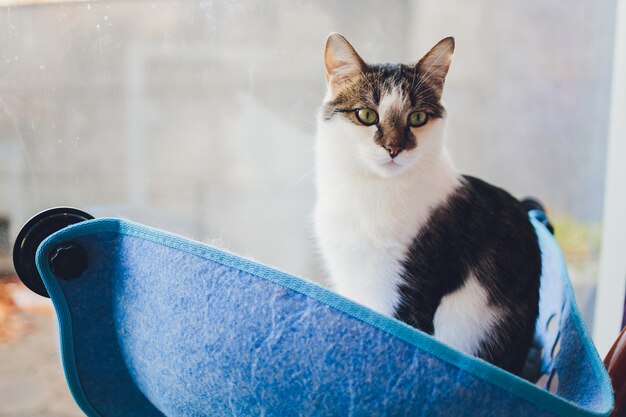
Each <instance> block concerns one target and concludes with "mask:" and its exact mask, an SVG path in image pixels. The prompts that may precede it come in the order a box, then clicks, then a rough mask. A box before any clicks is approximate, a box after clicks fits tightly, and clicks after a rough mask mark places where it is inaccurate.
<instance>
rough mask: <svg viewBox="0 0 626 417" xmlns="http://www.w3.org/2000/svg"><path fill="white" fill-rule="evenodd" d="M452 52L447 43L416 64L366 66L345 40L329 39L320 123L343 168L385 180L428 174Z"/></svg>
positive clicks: (439, 139)
mask: <svg viewBox="0 0 626 417" xmlns="http://www.w3.org/2000/svg"><path fill="white" fill-rule="evenodd" d="M453 51H454V40H453V39H452V38H446V39H444V40H442V41H440V42H439V43H438V44H437V45H435V46H434V47H433V48H432V49H431V50H430V51H429V52H428V53H427V54H426V55H425V56H424V57H423V58H422V59H420V60H419V61H418V62H417V63H415V64H410V65H404V64H381V65H368V64H366V63H365V62H364V61H363V60H362V59H361V57H360V56H359V55H358V54H357V52H356V51H355V50H354V48H352V46H351V45H350V43H348V41H347V40H346V39H345V38H344V37H343V36H341V35H339V34H336V33H334V34H331V35H330V36H329V37H328V41H327V43H326V52H325V57H324V58H325V64H326V79H327V82H328V93H327V95H326V100H325V103H324V108H323V114H322V121H321V123H323V124H324V125H325V126H323V127H324V129H326V131H332V135H331V136H332V137H333V139H332V140H334V141H336V143H335V144H334V145H335V146H336V149H337V151H338V152H344V153H346V154H349V155H346V157H347V158H348V160H347V161H346V163H348V164H354V168H355V169H365V170H366V171H368V172H373V173H376V174H378V175H380V176H383V177H391V176H395V175H398V174H400V173H402V172H405V171H408V170H411V169H421V168H424V169H427V165H428V161H429V160H430V159H432V158H433V157H435V156H437V155H438V154H439V153H440V151H441V148H442V146H443V128H444V116H445V110H444V107H443V106H442V104H441V94H442V91H443V85H444V81H445V76H446V74H447V72H448V68H449V66H450V61H451V59H452V52H453ZM339 141H342V142H341V143H339Z"/></svg>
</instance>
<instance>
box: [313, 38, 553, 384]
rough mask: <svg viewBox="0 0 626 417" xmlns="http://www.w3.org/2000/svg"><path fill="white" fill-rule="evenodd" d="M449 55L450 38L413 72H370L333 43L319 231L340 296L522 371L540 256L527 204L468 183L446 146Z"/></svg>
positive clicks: (407, 68) (319, 164)
mask: <svg viewBox="0 0 626 417" xmlns="http://www.w3.org/2000/svg"><path fill="white" fill-rule="evenodd" d="M453 51H454V39H453V38H446V39H443V40H442V41H440V42H439V43H437V44H436V45H435V46H434V47H433V48H432V49H431V50H430V51H429V52H428V53H427V54H426V55H425V56H424V57H423V58H421V59H420V60H419V61H418V62H416V63H414V64H410V65H404V64H376V65H373V64H366V63H365V62H364V61H363V60H362V59H361V57H360V56H359V55H358V54H357V52H356V51H355V50H354V48H353V47H352V46H351V45H350V43H349V42H348V41H347V40H346V39H345V38H344V37H343V36H341V35H339V34H336V33H333V34H331V35H330V36H329V37H328V40H327V43H326V51H325V56H324V58H325V64H326V79H327V84H328V92H327V94H326V97H325V99H324V104H323V108H322V111H321V114H320V117H319V121H318V128H317V138H316V184H317V204H316V209H315V229H316V234H317V238H318V244H319V248H320V250H321V254H322V257H323V259H324V260H325V263H326V266H327V268H328V271H329V273H330V278H331V281H332V283H333V284H334V289H335V290H336V291H337V292H338V293H340V294H342V295H344V296H346V297H348V298H351V299H353V300H355V301H357V302H359V303H361V304H364V305H366V306H368V307H370V308H372V309H374V310H377V311H379V312H381V313H383V314H386V315H389V316H393V317H396V318H397V319H400V320H402V321H404V322H406V323H408V324H410V325H412V326H415V327H417V328H419V329H421V330H423V331H425V332H427V333H429V334H432V335H434V336H435V337H436V338H437V339H439V340H441V341H442V342H444V343H447V344H449V345H451V346H452V347H454V348H457V349H459V350H461V351H463V352H465V353H468V354H471V355H475V356H478V357H480V358H483V359H485V360H487V361H489V362H491V363H493V364H495V365H497V366H500V367H501V368H504V369H506V370H509V371H511V372H516V373H517V372H519V371H520V370H521V368H522V366H523V363H524V360H525V358H526V355H527V353H528V350H529V347H530V345H531V342H532V340H533V334H534V328H535V321H536V318H537V313H538V302H539V276H540V273H541V256H540V251H539V246H538V242H537V237H536V235H535V232H534V229H533V227H532V225H531V223H530V222H529V220H528V216H527V213H526V211H525V210H524V209H523V208H522V207H521V205H520V203H519V202H518V201H517V200H516V199H514V198H513V197H512V196H511V195H509V194H508V193H507V192H505V191H503V190H501V189H499V188H497V187H494V186H492V185H489V184H487V183H485V182H483V181H481V180H479V179H476V178H472V177H469V176H463V175H460V174H459V173H458V172H457V170H456V169H455V168H454V165H453V164H452V161H451V159H450V157H449V156H448V153H447V151H446V149H445V147H444V131H445V123H446V118H445V117H446V112H445V109H444V107H443V105H442V103H441V95H442V92H443V86H444V81H445V77H446V74H447V72H448V68H449V67H450V62H451V59H452V53H453Z"/></svg>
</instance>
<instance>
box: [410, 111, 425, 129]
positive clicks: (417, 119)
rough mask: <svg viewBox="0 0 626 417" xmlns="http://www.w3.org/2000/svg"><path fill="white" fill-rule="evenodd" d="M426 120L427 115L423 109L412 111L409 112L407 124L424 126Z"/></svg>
mask: <svg viewBox="0 0 626 417" xmlns="http://www.w3.org/2000/svg"><path fill="white" fill-rule="evenodd" d="M427 121H428V115H427V114H426V113H424V112H423V111H414V112H413V113H411V114H409V125H410V126H411V127H420V126H424V125H425V124H426V122H427Z"/></svg>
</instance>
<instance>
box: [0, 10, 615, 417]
mask: <svg viewBox="0 0 626 417" xmlns="http://www.w3.org/2000/svg"><path fill="white" fill-rule="evenodd" d="M615 8H616V3H615V0H603V1H601V2H589V1H586V0H570V1H568V2H567V3H566V4H565V3H564V2H562V1H558V0H549V1H546V0H530V1H524V2H518V1H512V0H511V1H496V0H477V1H473V2H466V1H463V0H448V1H443V2H442V1H435V0H418V1H408V0H404V1H402V0H398V1H364V0H358V1H357V0H346V1H342V2H336V1H331V0H325V1H317V2H304V1H294V0H289V1H288V0H281V1H273V2H264V1H260V0H259V1H253V0H248V1H242V0H238V1H227V0H204V1H192V0H186V1H182V0H181V1H165V0H163V1H137V0H133V1H93V2H88V1H64V2H63V1H61V2H48V1H19V0H0V272H1V274H0V275H2V278H0V416H1V417H4V416H6V417H22V416H29V417H31V416H50V417H57V416H59V417H60V416H77V415H81V413H80V412H79V411H78V409H77V408H76V407H75V406H74V405H73V402H72V400H71V398H70V394H69V391H68V389H67V387H66V385H65V382H64V380H63V377H62V370H61V367H60V362H59V358H58V353H57V349H58V348H57V345H58V342H57V340H56V337H57V336H56V334H57V333H56V332H57V330H56V328H55V326H56V325H55V317H54V314H53V312H52V310H51V307H50V305H49V303H48V302H47V300H46V299H43V298H41V297H38V296H35V295H33V294H31V293H30V292H28V291H26V290H24V288H23V287H21V286H20V285H19V284H18V283H17V281H16V280H15V277H14V276H13V270H12V264H11V262H10V252H11V246H12V242H13V240H14V238H15V236H16V234H17V232H18V231H19V228H20V226H21V225H22V224H23V223H24V222H25V221H26V220H27V219H28V218H29V217H31V216H32V215H34V214H35V213H37V212H38V211H41V210H43V209H46V208H49V207H51V206H55V205H71V206H76V207H79V208H82V209H85V210H86V211H88V212H90V213H91V214H93V215H95V216H96V217H101V216H116V217H125V218H130V219H132V220H135V221H138V222H142V223H145V224H148V225H151V226H155V227H159V228H163V229H166V230H168V231H171V232H175V233H179V234H183V235H185V236H188V237H191V238H193V239H197V240H202V241H215V240H218V241H219V242H220V245H223V246H225V247H227V248H228V249H230V250H232V251H236V252H238V253H241V254H243V255H245V256H249V257H252V258H254V259H256V260H257V261H260V262H263V263H267V264H270V265H272V266H275V267H277V268H280V269H283V270H285V271H287V272H290V273H293V274H297V275H300V276H303V277H306V278H310V279H313V280H316V281H319V282H322V283H323V275H322V273H321V272H320V271H321V268H320V266H319V259H318V258H317V256H316V254H315V249H314V242H313V238H312V233H311V230H312V229H311V226H312V225H311V213H312V208H313V204H314V198H315V195H314V184H313V146H314V132H315V119H316V113H317V111H318V107H319V105H320V104H321V100H322V97H323V95H324V92H325V82H324V67H323V60H322V57H323V47H324V42H325V38H326V36H327V34H328V33H329V32H331V31H339V32H341V33H343V34H344V35H345V36H346V37H347V38H348V39H349V40H350V41H351V42H352V44H353V45H354V46H355V47H356V49H357V50H358V51H359V53H360V54H361V55H362V56H363V57H364V59H365V60H366V61H372V62H380V61H403V62H410V61H414V60H416V59H417V58H419V57H421V56H422V54H423V53H424V52H425V51H426V50H428V49H429V48H430V46H432V45H433V44H434V43H435V42H437V41H438V40H439V39H441V38H443V37H445V36H449V35H453V36H455V38H456V43H457V48H456V52H455V57H454V61H453V65H452V67H451V70H450V73H449V76H448V81H447V84H446V91H445V96H444V98H445V102H446V105H447V108H448V113H449V123H448V125H449V129H448V145H449V148H450V152H451V154H452V156H453V158H454V160H455V161H456V163H457V165H458V167H459V168H460V170H461V171H462V172H464V173H467V174H471V175H475V176H478V177H481V178H482V179H484V180H486V181H488V182H491V183H493V184H495V185H498V186H501V187H503V188H505V189H507V190H509V191H510V192H511V193H513V194H514V195H516V196H517V197H523V196H527V195H532V196H536V197H538V198H539V199H540V200H542V201H543V202H544V203H545V204H546V205H547V207H548V209H549V212H550V215H551V216H552V217H553V219H554V223H555V226H556V230H557V238H558V239H559V241H560V243H561V245H562V246H563V249H564V251H565V254H566V257H567V260H568V264H569V267H570V271H571V275H572V279H573V283H574V287H575V291H576V295H577V298H578V303H579V306H580V308H581V310H582V312H583V316H584V319H585V321H586V322H587V324H588V326H590V327H591V325H592V322H593V310H594V303H595V290H596V282H597V281H596V277H597V270H598V257H599V251H600V241H601V224H602V220H603V219H602V216H603V193H604V176H605V163H606V153H607V136H608V131H609V127H608V126H609V110H610V109H609V107H610V98H611V95H610V92H611V75H612V62H613V61H612V60H613V39H614V31H615V24H614V19H615Z"/></svg>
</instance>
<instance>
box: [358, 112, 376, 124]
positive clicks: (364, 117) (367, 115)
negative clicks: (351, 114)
mask: <svg viewBox="0 0 626 417" xmlns="http://www.w3.org/2000/svg"><path fill="white" fill-rule="evenodd" d="M356 118H357V119H359V122H361V123H363V124H364V125H365V126H371V125H373V124H375V123H377V122H378V113H376V112H375V111H374V110H372V109H356Z"/></svg>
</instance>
